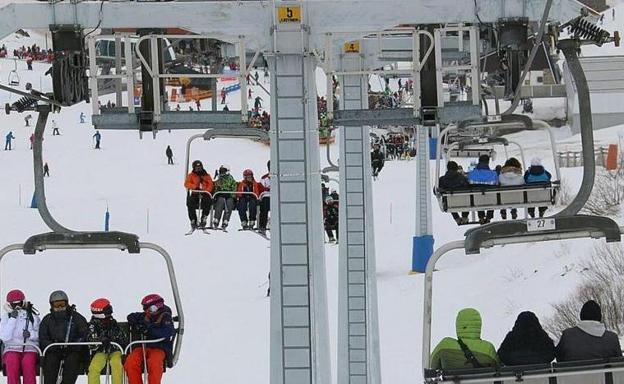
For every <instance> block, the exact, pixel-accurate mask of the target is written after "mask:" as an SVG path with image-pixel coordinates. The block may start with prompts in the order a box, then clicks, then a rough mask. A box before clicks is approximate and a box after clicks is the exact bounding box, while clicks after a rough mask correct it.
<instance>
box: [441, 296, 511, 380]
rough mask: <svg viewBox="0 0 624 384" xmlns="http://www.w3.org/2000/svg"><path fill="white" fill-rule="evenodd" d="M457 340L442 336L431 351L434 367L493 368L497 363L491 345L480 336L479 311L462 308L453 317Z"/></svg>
mask: <svg viewBox="0 0 624 384" xmlns="http://www.w3.org/2000/svg"><path fill="white" fill-rule="evenodd" d="M455 329H456V332H457V339H454V338H452V337H445V338H444V339H442V340H441V341H440V342H439V343H438V345H437V346H436V347H435V349H434V350H433V353H432V354H431V368H433V369H444V370H447V369H467V368H468V369H470V368H479V367H495V366H497V365H498V363H499V359H498V355H496V349H495V348H494V345H492V343H490V342H489V341H487V340H483V339H481V314H480V313H479V311H477V310H476V309H474V308H464V309H462V310H461V311H459V312H458V313H457V318H456V319H455Z"/></svg>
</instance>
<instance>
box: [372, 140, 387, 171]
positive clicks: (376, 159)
mask: <svg viewBox="0 0 624 384" xmlns="http://www.w3.org/2000/svg"><path fill="white" fill-rule="evenodd" d="M384 163H385V157H384V154H383V153H382V152H381V151H380V146H379V144H375V145H373V151H372V152H371V166H372V168H373V177H375V178H376V177H377V176H379V172H381V169H382V168H383V167H384Z"/></svg>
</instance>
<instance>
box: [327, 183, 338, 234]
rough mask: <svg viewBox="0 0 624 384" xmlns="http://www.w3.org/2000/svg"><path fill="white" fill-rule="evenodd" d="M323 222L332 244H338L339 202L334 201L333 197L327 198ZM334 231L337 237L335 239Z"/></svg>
mask: <svg viewBox="0 0 624 384" xmlns="http://www.w3.org/2000/svg"><path fill="white" fill-rule="evenodd" d="M323 222H324V226H325V233H327V236H328V237H329V242H330V243H337V242H338V200H334V198H333V197H332V196H331V195H328V196H327V197H326V198H325V204H323ZM334 231H336V236H335V237H334Z"/></svg>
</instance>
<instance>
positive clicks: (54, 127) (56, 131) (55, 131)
mask: <svg viewBox="0 0 624 384" xmlns="http://www.w3.org/2000/svg"><path fill="white" fill-rule="evenodd" d="M60 134H61V133H60V132H59V129H58V125H56V120H52V136H59V135H60Z"/></svg>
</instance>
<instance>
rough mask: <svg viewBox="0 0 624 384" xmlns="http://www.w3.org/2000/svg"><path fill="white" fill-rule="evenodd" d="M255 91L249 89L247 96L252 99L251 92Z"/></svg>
mask: <svg viewBox="0 0 624 384" xmlns="http://www.w3.org/2000/svg"><path fill="white" fill-rule="evenodd" d="M252 93H253V91H252V90H251V88H249V89H247V98H248V99H251V94H252Z"/></svg>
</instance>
